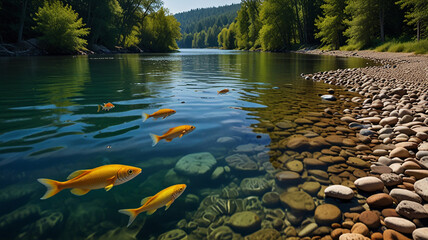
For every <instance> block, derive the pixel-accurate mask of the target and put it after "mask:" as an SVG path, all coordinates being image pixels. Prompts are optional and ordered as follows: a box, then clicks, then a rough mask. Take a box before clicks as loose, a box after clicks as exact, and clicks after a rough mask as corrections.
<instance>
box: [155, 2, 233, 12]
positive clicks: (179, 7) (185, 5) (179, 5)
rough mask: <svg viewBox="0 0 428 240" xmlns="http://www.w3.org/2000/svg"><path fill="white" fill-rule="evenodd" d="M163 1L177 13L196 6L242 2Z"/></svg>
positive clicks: (170, 9) (203, 6)
mask: <svg viewBox="0 0 428 240" xmlns="http://www.w3.org/2000/svg"><path fill="white" fill-rule="evenodd" d="M163 2H164V4H163V5H164V7H166V8H168V9H169V12H170V13H172V14H176V13H179V12H186V11H189V10H191V9H195V8H207V7H218V6H224V5H230V4H232V3H240V2H241V0H216V1H213V0H163Z"/></svg>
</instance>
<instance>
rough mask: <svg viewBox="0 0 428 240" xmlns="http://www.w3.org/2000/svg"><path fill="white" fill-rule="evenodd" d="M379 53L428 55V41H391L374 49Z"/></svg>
mask: <svg viewBox="0 0 428 240" xmlns="http://www.w3.org/2000/svg"><path fill="white" fill-rule="evenodd" d="M374 50H375V51H378V52H414V53H417V54H426V53H428V39H425V40H421V41H410V42H399V41H395V40H393V41H389V42H386V43H384V44H382V45H380V46H378V47H376V48H375V49H374Z"/></svg>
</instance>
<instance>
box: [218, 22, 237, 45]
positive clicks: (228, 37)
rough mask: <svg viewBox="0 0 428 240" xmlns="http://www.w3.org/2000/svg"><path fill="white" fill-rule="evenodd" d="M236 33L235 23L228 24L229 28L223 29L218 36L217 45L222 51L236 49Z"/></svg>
mask: <svg viewBox="0 0 428 240" xmlns="http://www.w3.org/2000/svg"><path fill="white" fill-rule="evenodd" d="M236 32H237V30H236V26H235V23H232V24H230V26H229V28H223V29H222V30H221V32H220V33H219V34H218V38H217V39H218V45H219V46H221V48H223V49H235V48H236V47H237V44H236Z"/></svg>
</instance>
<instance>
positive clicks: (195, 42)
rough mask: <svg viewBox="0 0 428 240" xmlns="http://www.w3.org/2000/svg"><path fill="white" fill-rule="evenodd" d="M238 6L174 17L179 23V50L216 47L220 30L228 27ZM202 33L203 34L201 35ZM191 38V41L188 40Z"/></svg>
mask: <svg viewBox="0 0 428 240" xmlns="http://www.w3.org/2000/svg"><path fill="white" fill-rule="evenodd" d="M239 6H240V5H239V4H232V5H226V6H222V7H213V8H203V9H195V10H190V11H188V12H183V13H178V14H176V15H174V16H175V17H176V18H177V20H178V21H179V22H180V23H181V32H182V33H183V38H182V40H180V41H178V46H179V47H181V48H191V47H195V48H205V47H217V46H218V42H217V36H218V34H219V33H220V31H221V29H222V28H224V27H227V26H229V25H230V24H231V23H232V22H233V21H234V19H235V17H236V16H237V11H238V9H239ZM202 31H204V33H202ZM190 38H191V40H190Z"/></svg>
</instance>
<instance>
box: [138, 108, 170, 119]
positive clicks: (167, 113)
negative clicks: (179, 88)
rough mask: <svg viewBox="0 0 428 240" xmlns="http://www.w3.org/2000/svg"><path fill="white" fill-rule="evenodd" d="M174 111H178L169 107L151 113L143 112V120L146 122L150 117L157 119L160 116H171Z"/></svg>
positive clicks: (163, 117)
mask: <svg viewBox="0 0 428 240" xmlns="http://www.w3.org/2000/svg"><path fill="white" fill-rule="evenodd" d="M174 113H176V112H175V110H172V109H168V108H164V109H159V110H158V111H156V112H154V113H152V114H150V115H149V114H147V113H143V122H145V121H146V120H147V119H148V118H150V117H152V118H154V119H155V120H157V119H158V118H162V119H165V118H166V117H168V116H171V115H172V114H174Z"/></svg>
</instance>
